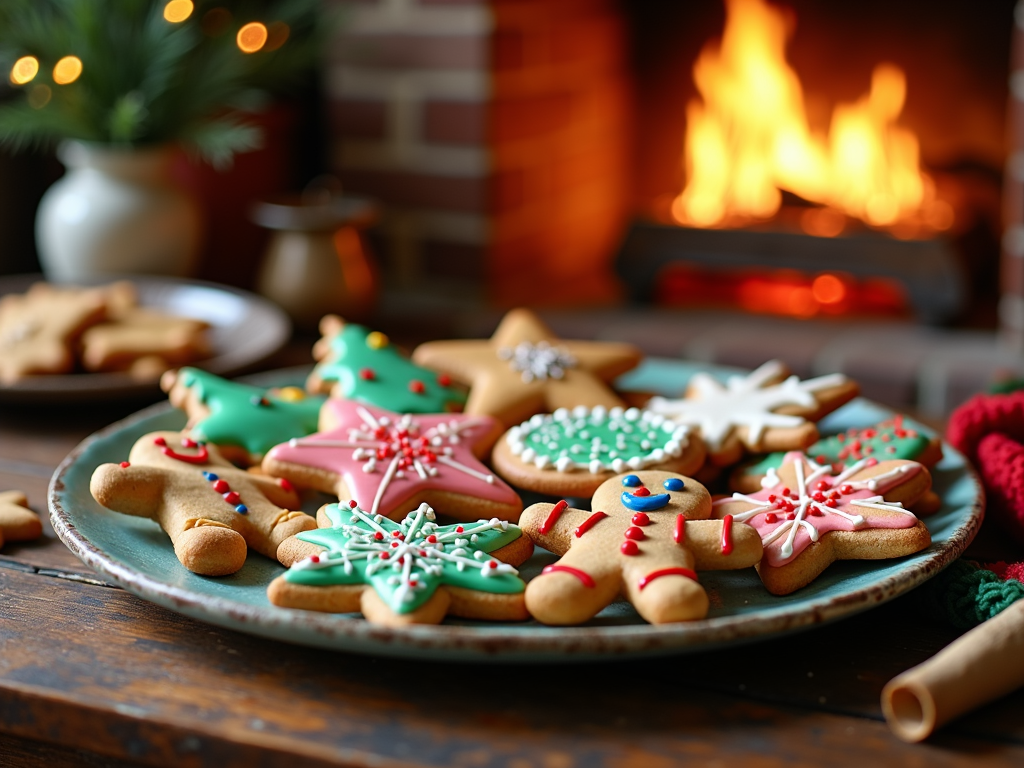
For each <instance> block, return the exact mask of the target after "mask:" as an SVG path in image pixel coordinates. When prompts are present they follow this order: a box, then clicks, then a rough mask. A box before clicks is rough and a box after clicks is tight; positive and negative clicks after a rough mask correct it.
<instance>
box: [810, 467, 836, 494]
mask: <svg viewBox="0 0 1024 768" xmlns="http://www.w3.org/2000/svg"><path fill="white" fill-rule="evenodd" d="M824 463H825V462H822V464H824ZM831 485H832V484H831V483H830V482H829V481H828V480H819V481H818V482H817V483H815V484H814V487H815V488H817V489H818V490H819V491H824V490H827V489H828V488H829V486H831Z"/></svg>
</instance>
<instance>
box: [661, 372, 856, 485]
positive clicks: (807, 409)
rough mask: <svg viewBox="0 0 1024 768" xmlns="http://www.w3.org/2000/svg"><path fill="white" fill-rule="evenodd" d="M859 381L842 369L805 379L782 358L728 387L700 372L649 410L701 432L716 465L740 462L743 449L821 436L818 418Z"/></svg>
mask: <svg viewBox="0 0 1024 768" xmlns="http://www.w3.org/2000/svg"><path fill="white" fill-rule="evenodd" d="M857 392H858V387H857V384H856V383H855V382H853V381H850V380H849V379H847V378H846V377H845V376H843V375H842V374H839V373H834V374H830V375H828V376H819V377H817V378H814V379H807V380H806V381H801V380H800V379H798V378H797V377H796V376H789V375H788V372H787V371H786V368H785V366H784V365H783V364H782V363H781V362H779V361H778V360H769V361H768V362H767V363H765V364H764V365H762V366H761V367H760V368H758V369H757V370H755V371H753V372H751V373H749V374H747V375H746V376H731V377H730V378H729V380H728V381H727V382H726V383H725V384H724V385H723V384H720V383H719V382H718V381H717V380H716V379H714V378H713V377H712V376H710V375H709V374H706V373H697V374H695V375H694V376H693V377H692V378H691V379H690V383H689V385H688V386H687V390H686V396H685V397H684V398H680V399H674V400H673V399H668V398H664V397H654V398H651V400H650V401H649V402H648V403H647V406H646V407H647V409H648V410H651V411H654V412H655V413H660V414H661V415H663V416H665V417H666V418H669V419H672V420H673V421H675V422H677V423H679V424H687V425H690V426H692V427H694V428H695V429H698V430H699V431H700V436H701V437H702V438H703V439H704V442H705V444H706V445H707V449H708V459H709V461H710V463H711V464H713V465H715V466H719V467H722V466H728V465H730V464H735V463H736V462H737V461H739V460H740V458H741V457H742V456H743V453H744V451H749V452H752V453H765V452H769V451H789V450H801V449H804V448H806V447H807V446H809V445H811V444H812V443H813V442H814V441H815V440H817V439H818V428H817V427H816V426H815V424H814V422H815V421H817V420H818V419H820V418H822V417H823V416H825V415H826V414H828V413H831V412H832V411H834V410H835V409H836V408H838V407H839V406H841V405H843V404H844V403H846V402H848V401H849V400H852V399H853V398H854V397H856V395H857Z"/></svg>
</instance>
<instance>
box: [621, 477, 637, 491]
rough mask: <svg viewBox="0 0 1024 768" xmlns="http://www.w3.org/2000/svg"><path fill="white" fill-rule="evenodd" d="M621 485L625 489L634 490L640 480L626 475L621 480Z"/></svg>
mask: <svg viewBox="0 0 1024 768" xmlns="http://www.w3.org/2000/svg"><path fill="white" fill-rule="evenodd" d="M622 484H623V485H624V486H626V487H627V488H636V487H637V486H638V485H641V483H640V478H639V477H637V476H636V475H626V476H625V477H624V478H622Z"/></svg>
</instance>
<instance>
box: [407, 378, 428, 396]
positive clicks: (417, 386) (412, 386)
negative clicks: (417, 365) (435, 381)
mask: <svg viewBox="0 0 1024 768" xmlns="http://www.w3.org/2000/svg"><path fill="white" fill-rule="evenodd" d="M409 391H410V392H413V393H415V394H417V395H422V394H423V393H424V392H426V391H427V387H426V385H424V383H423V382H422V381H420V380H419V379H413V380H412V381H410V382H409Z"/></svg>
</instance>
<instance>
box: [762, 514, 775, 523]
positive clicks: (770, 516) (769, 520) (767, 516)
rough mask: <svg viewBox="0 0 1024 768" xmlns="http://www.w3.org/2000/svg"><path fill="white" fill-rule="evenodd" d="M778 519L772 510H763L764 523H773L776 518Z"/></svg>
mask: <svg viewBox="0 0 1024 768" xmlns="http://www.w3.org/2000/svg"><path fill="white" fill-rule="evenodd" d="M778 519H779V518H778V517H776V515H775V513H774V512H765V513H764V521H765V522H766V523H774V522H775V521H776V520H778Z"/></svg>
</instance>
